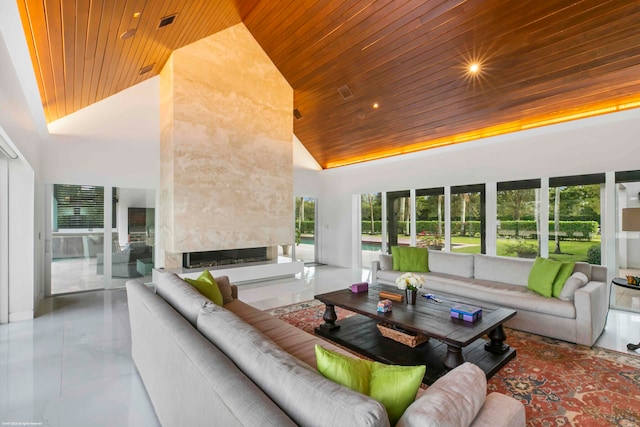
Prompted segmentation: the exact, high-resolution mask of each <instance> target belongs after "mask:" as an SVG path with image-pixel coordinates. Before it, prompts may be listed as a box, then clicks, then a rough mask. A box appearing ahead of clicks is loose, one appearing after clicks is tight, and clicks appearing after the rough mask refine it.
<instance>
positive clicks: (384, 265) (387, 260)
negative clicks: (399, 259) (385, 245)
mask: <svg viewBox="0 0 640 427" xmlns="http://www.w3.org/2000/svg"><path fill="white" fill-rule="evenodd" d="M380 270H393V257H392V256H391V255H388V254H380Z"/></svg>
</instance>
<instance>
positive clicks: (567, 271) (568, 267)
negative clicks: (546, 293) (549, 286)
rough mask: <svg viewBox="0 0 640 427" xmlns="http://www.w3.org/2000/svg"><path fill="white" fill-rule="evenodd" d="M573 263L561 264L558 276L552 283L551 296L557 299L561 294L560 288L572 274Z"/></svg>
mask: <svg viewBox="0 0 640 427" xmlns="http://www.w3.org/2000/svg"><path fill="white" fill-rule="evenodd" d="M575 265H576V262H575V261H567V262H563V263H562V265H561V266H560V271H558V275H557V276H556V279H555V280H554V281H553V296H554V297H556V298H558V297H559V296H560V293H561V292H562V287H563V286H564V282H566V281H567V279H568V278H569V277H571V275H572V274H573V267H575Z"/></svg>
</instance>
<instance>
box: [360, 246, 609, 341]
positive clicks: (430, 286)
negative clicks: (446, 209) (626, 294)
mask: <svg viewBox="0 0 640 427" xmlns="http://www.w3.org/2000/svg"><path fill="white" fill-rule="evenodd" d="M533 263H534V260H531V259H524V258H510V257H499V256H488V255H479V254H460V253H454V252H443V251H432V250H429V256H428V265H429V272H428V273H420V274H422V275H424V277H425V279H426V280H425V285H424V289H423V290H424V292H422V293H425V292H431V293H434V294H435V295H436V296H437V295H438V294H442V295H445V294H448V295H453V296H459V297H465V298H469V299H472V300H475V301H477V302H478V303H479V304H481V303H486V304H496V305H500V306H504V307H509V308H512V309H515V310H517V312H518V314H517V315H516V316H515V317H514V318H512V319H510V320H509V321H507V322H506V323H505V326H508V327H511V328H514V329H518V330H522V331H526V332H531V333H534V334H538V335H543V336H547V337H552V338H557V339H561V340H564V341H569V342H572V343H577V344H582V345H587V346H592V345H593V344H594V343H595V342H596V340H597V339H598V337H599V336H600V334H601V333H602V331H603V330H604V325H605V322H606V318H607V310H608V305H609V286H608V283H607V269H606V267H603V266H599V265H591V264H587V263H582V262H579V263H576V265H575V268H574V272H582V273H584V274H585V275H586V276H587V278H588V280H589V281H588V282H587V284H586V285H585V286H583V287H581V288H579V289H578V290H577V291H576V292H575V294H574V296H573V301H564V300H561V299H558V298H553V297H551V298H547V297H544V296H542V295H539V294H537V293H535V292H533V291H531V290H529V289H528V288H527V282H528V278H529V272H530V271H531V267H532V266H533ZM392 266H393V258H392V256H391V255H385V254H382V255H380V260H379V261H374V262H373V265H372V280H373V281H374V282H378V283H384V284H391V285H395V280H396V278H397V277H399V276H400V275H402V274H403V273H404V272H403V271H395V270H393V268H392Z"/></svg>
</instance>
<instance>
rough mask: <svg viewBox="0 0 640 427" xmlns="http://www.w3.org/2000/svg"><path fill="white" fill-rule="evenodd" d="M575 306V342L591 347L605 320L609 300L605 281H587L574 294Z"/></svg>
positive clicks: (602, 328)
mask: <svg viewBox="0 0 640 427" xmlns="http://www.w3.org/2000/svg"><path fill="white" fill-rule="evenodd" d="M574 304H575V306H576V344H582V345H587V346H589V347H591V346H592V345H593V344H594V343H595V342H596V340H597V339H598V337H599V336H600V334H601V333H602V331H603V330H604V325H605V323H606V320H607V311H608V308H609V300H608V299H607V284H606V283H605V282H594V281H591V282H589V283H587V284H586V285H585V286H584V287H582V288H580V289H578V290H577V291H576V293H575V296H574Z"/></svg>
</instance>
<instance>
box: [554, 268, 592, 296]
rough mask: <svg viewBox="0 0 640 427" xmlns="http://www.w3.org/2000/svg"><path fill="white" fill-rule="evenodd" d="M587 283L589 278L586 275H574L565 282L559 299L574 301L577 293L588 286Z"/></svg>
mask: <svg viewBox="0 0 640 427" xmlns="http://www.w3.org/2000/svg"><path fill="white" fill-rule="evenodd" d="M587 281H588V279H587V276H585V275H584V273H581V272H577V273H573V274H572V275H571V277H569V278H568V279H567V281H566V282H565V284H564V286H563V287H562V291H561V292H560V295H559V297H558V298H560V299H561V300H563V301H573V299H574V295H575V293H576V291H577V290H578V289H580V288H581V287H583V286H584V285H586V284H587Z"/></svg>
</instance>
